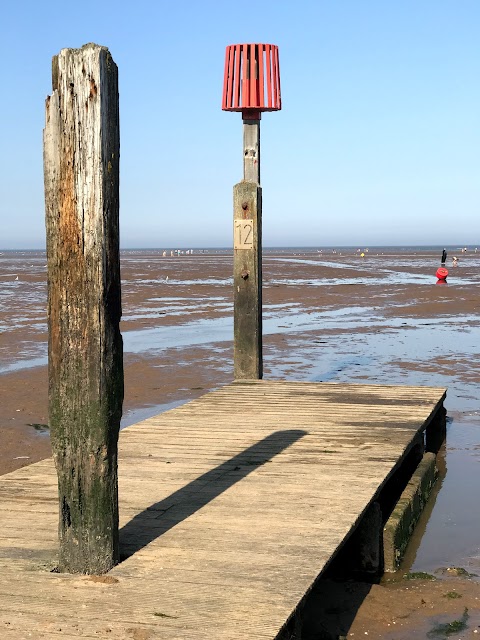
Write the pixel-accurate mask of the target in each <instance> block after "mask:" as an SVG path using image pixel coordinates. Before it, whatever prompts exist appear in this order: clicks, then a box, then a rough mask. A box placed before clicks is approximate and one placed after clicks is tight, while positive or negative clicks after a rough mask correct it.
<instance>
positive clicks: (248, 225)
mask: <svg viewBox="0 0 480 640" xmlns="http://www.w3.org/2000/svg"><path fill="white" fill-rule="evenodd" d="M243 147H244V149H243V158H244V161H243V181H242V182H239V183H238V184H236V185H235V186H234V188H233V211H234V214H233V218H234V220H233V223H234V251H233V252H234V258H233V285H234V312H233V317H234V323H233V324H234V329H233V333H234V346H233V372H234V378H235V379H236V380H238V379H260V378H262V376H263V362H262V189H261V187H260V113H258V120H257V119H245V118H244V120H243Z"/></svg>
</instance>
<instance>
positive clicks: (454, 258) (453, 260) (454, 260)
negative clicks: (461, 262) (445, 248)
mask: <svg viewBox="0 0 480 640" xmlns="http://www.w3.org/2000/svg"><path fill="white" fill-rule="evenodd" d="M452 263H453V266H454V267H456V266H457V265H458V258H457V256H453V258H452Z"/></svg>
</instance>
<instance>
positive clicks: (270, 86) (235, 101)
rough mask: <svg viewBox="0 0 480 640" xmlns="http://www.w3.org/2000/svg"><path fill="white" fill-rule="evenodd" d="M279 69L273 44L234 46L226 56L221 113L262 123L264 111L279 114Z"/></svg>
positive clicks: (280, 101) (280, 100)
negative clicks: (238, 114)
mask: <svg viewBox="0 0 480 640" xmlns="http://www.w3.org/2000/svg"><path fill="white" fill-rule="evenodd" d="M281 108H282V98H281V94H280V66H279V60H278V47H277V46H276V45H274V44H232V45H229V46H228V47H227V50H226V52H225V75H224V81H223V99H222V109H223V110H224V111H241V112H242V117H243V119H244V120H260V117H261V112H262V111H279V110H280V109H281Z"/></svg>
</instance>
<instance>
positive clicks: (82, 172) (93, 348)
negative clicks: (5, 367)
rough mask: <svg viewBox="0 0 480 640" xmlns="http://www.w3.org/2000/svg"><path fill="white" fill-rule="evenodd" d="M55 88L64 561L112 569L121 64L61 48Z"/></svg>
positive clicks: (52, 265) (55, 437)
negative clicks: (119, 74) (119, 82)
mask: <svg viewBox="0 0 480 640" xmlns="http://www.w3.org/2000/svg"><path fill="white" fill-rule="evenodd" d="M93 78H97V82H95V81H94V80H93ZM52 86H53V93H52V95H51V96H50V97H49V99H47V103H46V125H45V129H44V177H45V212H46V228H47V257H48V322H49V412H50V427H51V436H52V447H53V453H54V459H55V464H56V468H57V474H58V490H59V539H60V558H59V568H60V570H61V571H70V572H74V573H104V572H105V571H108V570H109V569H110V568H111V567H112V566H113V565H114V564H115V563H116V562H117V561H118V558H119V548H118V482H117V441H118V432H119V427H120V418H121V414H122V401H123V363H122V358H123V351H122V338H121V335H120V330H119V322H120V316H121V300H120V262H119V220H118V218H119V196H118V187H119V161H118V160H119V145H120V133H119V117H118V111H119V109H118V77H117V67H116V65H115V64H114V63H113V61H112V59H111V57H110V54H109V53H108V50H107V49H106V48H105V47H99V46H97V45H94V44H88V45H85V46H84V47H82V48H81V49H63V50H62V51H61V52H60V53H59V55H58V56H55V57H54V59H53V64H52ZM89 101H90V105H89V108H88V109H85V108H83V105H85V104H88V103H89ZM80 105H82V108H80Z"/></svg>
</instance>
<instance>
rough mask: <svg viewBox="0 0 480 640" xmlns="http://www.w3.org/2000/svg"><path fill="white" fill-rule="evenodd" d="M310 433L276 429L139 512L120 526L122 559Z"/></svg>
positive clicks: (298, 430)
mask: <svg viewBox="0 0 480 640" xmlns="http://www.w3.org/2000/svg"><path fill="white" fill-rule="evenodd" d="M306 434H307V432H306V431H302V430H300V429H290V430H285V431H276V432H275V433H272V434H270V435H268V436H267V437H266V438H263V440H260V441H259V442H257V443H255V444H254V445H252V446H251V447H248V449H245V450H244V451H242V452H241V453H239V454H237V455H236V456H234V457H233V458H230V459H229V460H227V461H226V462H223V463H222V464H220V465H218V466H217V467H215V468H214V469H211V470H210V471H207V473H204V474H203V475H201V476H199V477H198V478H196V479H195V480H193V481H192V482H190V483H189V484H187V485H186V486H185V487H182V488H181V489H179V490H178V491H175V492H174V493H172V494H171V495H170V496H168V497H167V498H164V499H163V500H160V501H159V502H155V503H153V504H152V505H150V506H149V507H147V508H146V509H144V510H143V511H141V512H140V513H138V514H137V515H136V516H134V517H133V518H132V519H131V520H130V522H127V524H126V525H125V526H124V527H122V529H120V561H122V560H126V558H129V557H130V556H132V555H133V554H134V553H136V552H137V551H140V549H143V547H145V546H147V545H148V544H150V542H153V541H154V540H156V538H158V537H160V536H161V535H163V534H164V533H166V532H167V531H169V530H170V529H172V528H173V527H174V526H176V525H177V524H179V523H180V522H182V521H183V520H186V519H187V518H188V517H190V516H191V515H193V514H194V513H195V512H196V511H198V510H199V509H201V508H202V507H204V506H205V505H206V504H208V503H209V502H211V501H212V500H214V499H215V498H216V497H217V496H219V495H220V494H221V493H223V492H224V491H226V490H227V489H229V488H230V487H232V486H233V485H234V484H236V483H237V482H239V481H240V480H242V479H243V478H245V477H246V476H248V475H249V474H250V473H251V472H252V471H255V469H258V468H259V467H261V466H262V465H263V464H265V463H266V462H269V461H270V460H271V459H272V458H274V457H275V456H276V455H278V454H279V453H281V452H282V451H284V450H285V449H287V448H288V447H289V446H291V445H292V444H294V443H295V442H297V441H298V440H300V438H303V436H305V435H306Z"/></svg>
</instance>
